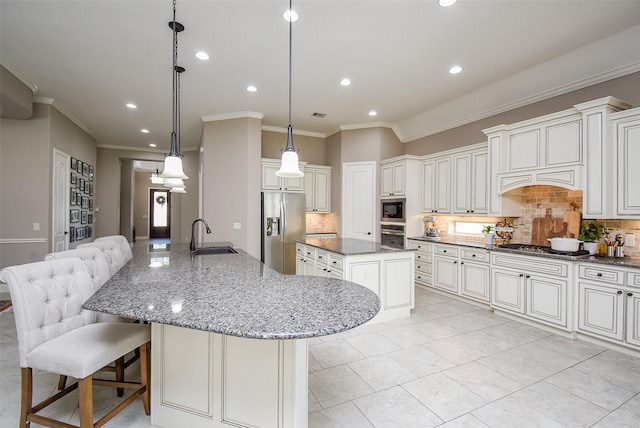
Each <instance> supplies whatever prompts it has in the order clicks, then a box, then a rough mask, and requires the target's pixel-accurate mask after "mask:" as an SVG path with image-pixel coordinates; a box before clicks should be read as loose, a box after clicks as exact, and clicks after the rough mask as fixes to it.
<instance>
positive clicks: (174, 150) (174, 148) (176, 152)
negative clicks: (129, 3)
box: [169, 0, 180, 156]
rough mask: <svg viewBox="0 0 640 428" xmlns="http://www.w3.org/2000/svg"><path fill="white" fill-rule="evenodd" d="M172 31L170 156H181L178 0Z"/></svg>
mask: <svg viewBox="0 0 640 428" xmlns="http://www.w3.org/2000/svg"><path fill="white" fill-rule="evenodd" d="M171 30H172V31H173V58H172V60H173V65H172V67H171V70H172V73H173V76H172V77H173V81H172V100H171V107H172V116H173V118H172V119H173V128H172V131H171V148H170V151H169V156H180V149H179V148H178V137H177V132H176V131H177V127H178V109H177V104H178V98H177V94H178V92H177V88H176V87H177V80H178V72H177V66H178V29H177V26H176V0H173V21H172V26H171Z"/></svg>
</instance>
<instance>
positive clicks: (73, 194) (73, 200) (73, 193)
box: [69, 189, 76, 206]
mask: <svg viewBox="0 0 640 428" xmlns="http://www.w3.org/2000/svg"><path fill="white" fill-rule="evenodd" d="M75 204H76V189H71V197H70V198H69V205H71V206H73V205H75Z"/></svg>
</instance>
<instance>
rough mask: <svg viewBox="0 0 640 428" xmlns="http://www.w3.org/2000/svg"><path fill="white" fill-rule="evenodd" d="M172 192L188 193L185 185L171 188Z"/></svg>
mask: <svg viewBox="0 0 640 428" xmlns="http://www.w3.org/2000/svg"><path fill="white" fill-rule="evenodd" d="M169 192H170V193H187V189H186V188H185V187H172V188H171V190H169Z"/></svg>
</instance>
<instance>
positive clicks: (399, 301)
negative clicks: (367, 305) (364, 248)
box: [382, 258, 414, 309]
mask: <svg viewBox="0 0 640 428" xmlns="http://www.w3.org/2000/svg"><path fill="white" fill-rule="evenodd" d="M413 268H414V266H413V263H412V260H411V258H406V259H394V260H385V261H383V269H384V285H383V287H382V288H383V289H384V309H393V308H400V307H405V306H410V307H413V299H412V296H413V293H412V290H413V282H412V280H413V278H412V275H411V274H412V273H413ZM397 284H411V286H410V287H405V286H402V287H399V286H397Z"/></svg>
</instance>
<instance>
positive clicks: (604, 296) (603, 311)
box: [578, 282, 624, 340]
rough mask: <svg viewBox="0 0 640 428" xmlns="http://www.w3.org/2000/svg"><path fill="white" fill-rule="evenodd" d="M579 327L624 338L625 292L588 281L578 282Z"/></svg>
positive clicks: (604, 334) (602, 334)
mask: <svg viewBox="0 0 640 428" xmlns="http://www.w3.org/2000/svg"><path fill="white" fill-rule="evenodd" d="M578 293H579V295H578V329H579V330H582V331H585V332H589V333H595V334H598V335H600V336H605V337H609V338H611V339H616V340H622V339H623V329H624V307H623V300H624V293H623V292H622V290H619V289H616V288H610V287H602V286H599V285H595V284H590V283H587V282H580V283H578Z"/></svg>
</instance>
